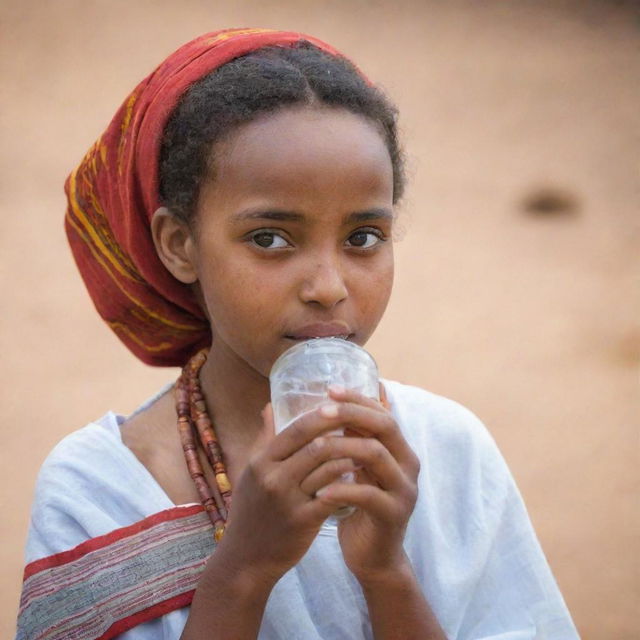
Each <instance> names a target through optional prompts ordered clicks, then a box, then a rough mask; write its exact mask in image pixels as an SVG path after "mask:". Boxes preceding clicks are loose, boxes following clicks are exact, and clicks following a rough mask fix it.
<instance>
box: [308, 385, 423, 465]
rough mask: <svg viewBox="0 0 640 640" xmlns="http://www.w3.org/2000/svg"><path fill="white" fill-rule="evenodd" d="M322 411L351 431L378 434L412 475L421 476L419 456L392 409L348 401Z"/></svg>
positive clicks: (375, 435) (321, 409)
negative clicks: (387, 409)
mask: <svg viewBox="0 0 640 640" xmlns="http://www.w3.org/2000/svg"><path fill="white" fill-rule="evenodd" d="M346 393H347V394H349V393H350V392H348V391H347V392H346ZM349 397H350V396H349ZM369 400H370V399H369ZM319 412H320V414H321V415H325V416H326V415H327V414H329V415H330V416H331V419H333V420H334V424H335V425H336V427H343V428H345V429H346V431H347V433H349V432H350V431H353V432H355V433H358V434H360V435H363V436H369V437H374V438H377V439H378V440H380V442H382V444H383V445H384V446H385V447H386V448H387V449H388V450H389V451H390V452H391V455H392V456H393V457H394V458H395V459H396V460H397V461H398V462H399V463H400V464H401V465H402V466H403V467H404V468H406V469H407V472H408V473H409V474H410V475H411V476H412V477H417V475H418V472H419V469H420V463H419V460H418V457H417V456H416V454H415V453H414V452H413V450H412V449H411V447H410V446H409V444H408V443H407V441H406V440H405V438H404V436H403V435H402V432H401V431H400V429H399V427H398V425H397V423H396V421H395V420H394V418H393V416H392V415H391V414H390V413H389V412H388V411H384V410H382V409H380V407H378V408H377V409H374V408H372V407H370V406H363V404H355V403H353V402H350V401H344V402H336V403H335V404H331V405H325V406H324V407H321V408H320V410H319Z"/></svg>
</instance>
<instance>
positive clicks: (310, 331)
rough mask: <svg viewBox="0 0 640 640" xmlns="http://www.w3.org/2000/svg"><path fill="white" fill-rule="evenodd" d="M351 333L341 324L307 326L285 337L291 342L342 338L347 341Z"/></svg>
mask: <svg viewBox="0 0 640 640" xmlns="http://www.w3.org/2000/svg"><path fill="white" fill-rule="evenodd" d="M352 335H353V333H352V332H351V329H350V328H349V327H348V326H347V325H345V324H342V323H331V324H309V325H306V326H304V327H300V328H299V329H295V330H294V331H291V332H290V333H287V334H286V335H285V337H286V338H291V339H293V340H309V339H311V338H343V339H345V340H346V339H348V338H349V337H350V336H352Z"/></svg>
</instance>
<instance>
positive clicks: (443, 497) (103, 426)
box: [26, 381, 578, 640]
mask: <svg viewBox="0 0 640 640" xmlns="http://www.w3.org/2000/svg"><path fill="white" fill-rule="evenodd" d="M384 384H385V388H386V390H387V394H388V397H389V401H390V403H391V408H392V412H393V414H394V417H395V418H396V420H397V422H398V424H399V425H400V428H401V429H402V432H403V434H404V436H405V437H406V439H407V441H408V443H409V444H410V446H411V447H412V448H413V450H414V451H415V452H416V453H417V454H418V456H419V457H420V460H421V463H422V469H421V472H420V477H419V481H418V487H419V496H418V501H417V504H416V507H415V510H414V512H413V515H412V516H411V519H410V521H409V525H408V528H407V534H406V538H405V549H406V552H407V554H408V556H409V558H410V559H411V562H412V565H413V569H414V571H415V573H416V576H417V578H418V580H419V582H420V584H421V586H422V589H423V591H424V594H425V597H426V598H427V601H428V602H429V604H430V606H431V608H432V609H433V611H434V613H435V615H436V617H437V618H438V621H439V622H440V624H441V626H442V627H443V629H444V630H445V632H446V634H447V637H448V638H451V639H453V638H456V639H459V640H471V639H473V640H479V639H484V638H487V639H488V638H492V639H495V640H498V639H499V640H525V639H532V638H537V639H553V640H570V639H574V638H578V634H577V632H576V630H575V627H574V625H573V623H572V621H571V617H570V615H569V612H568V611H567V608H566V606H565V604H564V601H563V599H562V596H561V594H560V592H559V590H558V587H557V585H556V582H555V580H554V578H553V575H552V574H551V571H550V569H549V566H548V564H547V562H546V560H545V557H544V555H543V553H542V550H541V549H540V546H539V544H538V541H537V539H536V536H535V533H534V531H533V529H532V527H531V523H530V521H529V518H528V516H527V513H526V510H525V507H524V504H523V502H522V499H521V497H520V495H519V493H518V490H517V488H516V486H515V483H514V481H513V478H512V476H511V474H510V472H509V470H508V468H507V466H506V464H505V462H504V460H503V458H502V456H501V455H500V453H499V451H498V449H497V448H496V445H495V443H494V441H493V439H492V438H491V436H490V435H489V433H488V432H487V430H486V429H485V427H484V426H483V425H482V423H481V422H480V421H479V420H478V419H477V418H476V417H475V416H474V415H473V414H472V413H471V412H469V411H468V410H467V409H465V408H464V407H461V406H460V405H459V404H456V403H455V402H452V401H451V400H447V399H445V398H442V397H440V396H437V395H434V394H432V393H429V392H427V391H424V390H422V389H418V388H415V387H410V386H406V385H402V384H399V383H397V382H390V381H385V382H384ZM152 401H153V399H151V400H150V401H149V402H148V403H146V404H145V405H143V407H141V409H142V408H144V406H147V405H148V404H149V403H150V402H152ZM124 420H125V418H124V417H123V416H119V415H116V414H114V413H111V412H110V413H107V414H106V415H105V416H104V417H102V418H101V419H100V420H98V421H97V422H94V423H91V424H89V425H87V426H86V427H84V428H83V429H80V430H78V431H76V432H74V433H72V434H70V435H69V436H67V437H66V438H64V439H63V440H62V441H61V442H60V443H59V444H58V445H57V446H56V447H55V448H54V449H53V451H52V452H51V454H50V455H49V456H48V458H47V460H46V461H45V463H44V464H43V466H42V469H41V471H40V474H39V476H38V482H37V486H36V492H35V498H34V503H33V507H32V514H31V522H30V528H29V534H28V540H27V547H26V562H27V563H29V562H32V561H34V560H37V559H40V558H43V557H46V556H49V555H52V554H55V553H59V552H61V551H64V550H67V549H70V548H72V547H75V546H76V545H78V544H79V543H81V542H83V541H85V540H87V539H89V538H93V537H95V536H100V535H103V534H105V533H108V532H110V531H113V530H114V529H118V528H120V527H124V526H127V525H130V524H132V523H134V522H137V521H139V520H141V519H143V518H145V517H147V516H149V515H151V514H153V513H156V512H159V511H163V510H165V509H169V508H171V507H173V506H175V505H174V504H173V503H172V502H171V501H170V500H169V498H168V497H167V495H166V494H165V493H164V491H163V490H162V488H161V487H160V486H159V485H158V483H157V482H156V481H155V479H154V478H153V477H152V476H151V474H150V473H149V472H148V471H147V469H146V468H145V467H144V466H143V465H142V464H141V463H140V462H139V461H138V459H137V458H136V457H135V456H134V454H133V453H132V452H131V451H130V450H129V449H128V448H127V447H126V446H125V445H124V444H123V442H122V439H121V437H120V430H119V425H120V424H122V422H123V421H124ZM187 615H188V608H183V609H179V610H176V611H173V612H171V613H169V614H166V615H164V616H162V617H160V618H158V619H156V620H153V621H151V622H146V623H143V624H141V625H138V626H137V627H134V628H133V629H131V630H129V631H127V632H125V633H124V634H122V635H121V636H119V637H121V638H122V639H123V640H177V639H178V638H179V637H180V634H181V632H182V629H183V627H184V625H185V622H186V619H187ZM372 637H373V636H372V633H371V627H370V623H369V620H368V615H367V608H366V603H365V601H364V597H363V595H362V592H361V590H360V587H359V585H358V583H357V581H356V580H355V578H354V577H353V575H352V574H351V573H350V572H349V571H348V570H347V568H346V566H345V564H344V561H343V559H342V554H341V551H340V546H339V544H338V541H337V537H336V535H335V530H331V529H327V530H323V532H322V533H321V534H320V535H319V536H318V537H317V538H316V540H315V541H314V543H313V544H312V546H311V547H310V549H309V551H308V552H307V554H306V555H305V556H304V558H303V559H302V560H301V562H300V563H299V564H298V565H297V566H296V567H294V568H293V569H291V570H290V571H289V572H287V573H286V574H285V575H284V576H283V577H282V578H281V580H280V581H279V582H278V583H277V585H276V587H275V588H274V590H273V591H272V593H271V596H270V597H269V600H268V603H267V607H266V610H265V614H264V618H263V622H262V627H261V630H260V634H259V639H260V640H316V639H324V640H361V639H363V638H366V639H369V638H372Z"/></svg>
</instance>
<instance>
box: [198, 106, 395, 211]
mask: <svg viewBox="0 0 640 640" xmlns="http://www.w3.org/2000/svg"><path fill="white" fill-rule="evenodd" d="M213 165H214V174H213V180H212V181H210V185H209V187H210V188H211V187H213V188H215V189H216V191H218V194H219V195H221V194H225V195H226V196H230V195H232V192H234V191H236V192H240V193H244V194H247V193H257V192H270V193H273V192H275V191H280V192H282V195H284V194H285V193H296V194H298V195H300V193H301V192H306V193H308V194H311V193H313V192H315V191H321V192H325V193H326V191H327V190H330V191H339V192H343V193H345V194H351V195H355V194H356V193H359V194H360V196H362V195H364V194H366V193H369V194H370V195H373V194H375V195H376V196H377V197H380V195H381V194H383V193H384V194H385V196H388V197H389V199H391V198H392V196H393V194H392V191H393V168H392V164H391V158H390V156H389V152H388V150H387V147H386V144H385V141H384V139H383V137H382V135H381V133H380V131H379V129H378V128H377V126H376V125H375V124H374V123H372V122H370V121H369V120H367V119H365V118H363V117H362V116H359V115H356V114H353V113H350V112H348V111H346V110H344V109H330V108H329V109H328V108H309V107H307V108H303V109H301V108H295V109H294V108H291V109H283V110H281V111H278V112H276V113H274V114H271V115H268V116H265V117H262V118H260V119H258V120H256V121H253V122H251V123H248V124H246V125H243V126H241V127H239V128H238V129H237V130H236V131H235V132H234V133H233V134H231V135H230V136H229V137H228V138H227V139H226V140H225V141H224V142H223V143H221V144H220V145H218V146H217V147H216V149H215V150H214V162H213Z"/></svg>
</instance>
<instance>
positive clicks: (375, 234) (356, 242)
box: [347, 229, 385, 249]
mask: <svg viewBox="0 0 640 640" xmlns="http://www.w3.org/2000/svg"><path fill="white" fill-rule="evenodd" d="M384 240H385V239H384V237H383V236H382V234H381V233H380V232H379V231H377V230H376V231H374V230H373V229H367V230H365V229H360V230H359V231H356V232H355V233H352V234H351V235H350V236H349V239H348V240H347V242H348V243H349V244H350V245H351V246H352V247H357V248H358V249H370V248H371V247H375V246H376V245H377V244H378V243H380V242H384Z"/></svg>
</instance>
